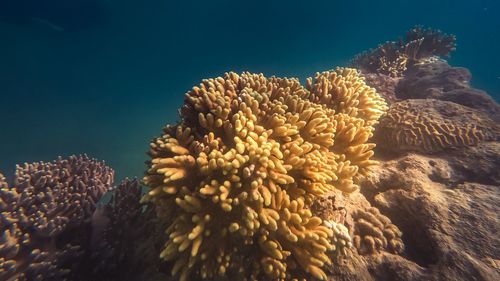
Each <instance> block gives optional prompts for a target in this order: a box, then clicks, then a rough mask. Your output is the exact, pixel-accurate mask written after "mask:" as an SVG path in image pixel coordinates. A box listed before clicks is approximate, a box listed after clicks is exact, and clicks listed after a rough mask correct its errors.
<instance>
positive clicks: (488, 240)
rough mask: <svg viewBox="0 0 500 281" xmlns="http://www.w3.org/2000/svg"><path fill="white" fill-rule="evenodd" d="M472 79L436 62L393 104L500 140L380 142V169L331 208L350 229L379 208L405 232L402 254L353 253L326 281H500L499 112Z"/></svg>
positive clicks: (415, 74) (416, 70) (411, 79)
mask: <svg viewBox="0 0 500 281" xmlns="http://www.w3.org/2000/svg"><path fill="white" fill-rule="evenodd" d="M470 77H471V75H470V73H469V71H468V70H467V69H465V68H455V67H451V66H449V65H448V64H447V62H445V61H443V60H433V61H430V62H429V63H428V64H421V65H415V66H414V67H413V68H412V69H410V70H409V71H408V73H407V74H406V75H405V76H404V77H403V78H401V80H400V81H399V82H398V85H397V87H396V96H397V98H398V99H400V100H402V101H399V102H396V103H395V104H397V103H400V102H402V103H414V104H417V105H419V106H416V107H412V108H413V109H414V111H415V112H414V113H416V114H421V115H425V116H429V119H430V120H433V119H434V120H436V118H434V117H436V116H434V115H436V114H437V116H438V117H439V118H438V119H440V120H441V121H444V120H447V121H448V122H450V121H453V122H455V123H456V124H457V126H462V127H463V126H464V125H465V124H466V123H474V124H475V125H476V126H477V127H478V128H481V129H482V130H486V131H489V132H491V131H492V130H493V131H495V132H496V134H497V135H496V137H493V138H485V139H483V140H481V141H480V142H477V143H474V145H465V146H453V147H448V148H446V149H445V150H440V151H433V152H432V153H431V152H429V151H426V150H414V151H408V150H405V149H401V148H397V147H396V148H393V149H383V146H384V145H383V144H382V143H381V142H382V141H383V140H384V139H383V138H377V139H376V140H375V142H376V143H377V145H378V147H377V148H376V150H375V155H376V156H377V158H378V159H377V160H378V161H379V162H380V165H379V166H378V167H376V168H375V169H374V171H373V173H372V174H371V175H370V176H368V177H367V178H366V179H365V180H364V182H362V184H361V189H360V193H358V194H354V195H351V196H349V197H347V198H343V197H338V196H337V197H335V200H336V201H335V203H334V204H330V205H332V206H333V207H334V208H331V209H333V210H335V209H339V210H343V212H344V213H345V215H344V221H345V224H346V225H347V226H348V227H349V228H350V229H353V224H352V223H353V221H352V218H350V214H352V213H353V212H354V211H356V210H359V209H366V208H367V206H372V207H375V208H378V209H379V210H380V212H381V213H382V214H383V215H385V216H387V217H388V218H389V219H390V220H391V221H392V223H393V224H394V225H395V226H397V227H398V228H399V229H400V230H401V231H402V232H403V236H402V240H403V243H404V247H405V248H404V251H403V252H402V253H401V254H392V253H390V252H388V251H381V252H378V253H374V254H371V255H366V254H365V255H361V254H360V253H358V251H357V249H355V248H353V249H351V252H350V253H349V254H350V255H349V256H348V257H347V258H344V259H341V260H340V261H338V263H337V264H336V265H334V266H333V267H332V268H330V275H329V278H330V279H329V280H370V281H371V280H436V281H437V280H450V281H451V280H453V281H455V280H464V281H465V280H484V281H490V280H491V281H493V280H500V236H499V235H498V233H499V232H500V215H499V214H500V173H499V172H498V171H500V142H499V141H498V131H496V130H497V128H498V126H499V123H498V122H499V120H500V119H499V118H498V117H499V112H500V110H499V108H500V107H499V106H498V104H497V103H496V102H495V101H494V100H493V99H492V98H491V97H490V96H488V95H487V94H486V93H485V92H483V91H480V90H477V89H473V88H471V87H470V84H469V81H470ZM378 85H384V84H383V83H379V84H378ZM372 86H374V87H376V86H375V85H372ZM383 87H384V86H382V88H383ZM383 90H384V89H382V91H383ZM388 91H389V92H390V91H392V89H391V88H389V89H388ZM408 99H411V100H408ZM418 99H421V100H418ZM393 105H394V104H393ZM467 107H469V108H467ZM389 112H390V110H389ZM433 114H434V115H433ZM450 114H452V115H451V116H450ZM488 116H489V117H488ZM403 123H404V122H403ZM403 123H401V124H403ZM383 124H384V121H383V120H381V126H383ZM379 129H380V128H378V129H377V130H379ZM427 132H428V133H430V135H434V134H435V135H437V136H439V134H437V133H436V131H434V130H428V131H427ZM376 133H377V132H376ZM378 133H379V134H380V133H381V131H380V130H379V131H378ZM386 148H387V146H386ZM342 198H343V199H342Z"/></svg>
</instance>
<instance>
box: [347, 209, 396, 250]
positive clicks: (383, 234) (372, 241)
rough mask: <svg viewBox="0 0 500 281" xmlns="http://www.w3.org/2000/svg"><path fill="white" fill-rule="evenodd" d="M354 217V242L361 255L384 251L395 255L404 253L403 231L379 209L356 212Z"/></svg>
mask: <svg viewBox="0 0 500 281" xmlns="http://www.w3.org/2000/svg"><path fill="white" fill-rule="evenodd" d="M352 216H353V219H354V220H355V223H354V237H353V242H354V246H355V247H356V249H358V251H359V253H360V254H375V253H378V252H379V251H382V250H388V251H390V252H392V253H395V254H400V253H402V252H403V250H404V245H403V241H402V240H401V236H402V233H401V231H400V230H399V229H398V227H397V226H395V225H394V224H392V223H391V221H390V219H389V218H388V217H386V216H384V215H382V214H381V213H380V211H379V210H378V209H377V208H374V207H370V208H368V209H367V210H356V211H355V212H354V213H353V214H352Z"/></svg>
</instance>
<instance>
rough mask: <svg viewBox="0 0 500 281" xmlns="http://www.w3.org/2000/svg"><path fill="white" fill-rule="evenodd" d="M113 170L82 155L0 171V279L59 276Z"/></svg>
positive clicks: (67, 268)
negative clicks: (10, 178) (9, 179)
mask: <svg viewBox="0 0 500 281" xmlns="http://www.w3.org/2000/svg"><path fill="white" fill-rule="evenodd" d="M113 176H114V171H113V170H112V169H110V168H109V167H107V166H105V165H104V163H101V162H97V161H96V160H93V159H89V158H88V157H87V156H79V157H76V156H71V157H70V158H69V159H67V160H64V159H61V158H59V159H57V160H56V161H53V162H50V163H43V162H38V163H32V164H25V165H24V166H17V168H16V175H15V179H14V183H13V185H12V186H10V187H9V186H8V185H7V183H6V182H5V178H4V177H3V176H0V182H1V183H0V188H1V189H0V211H1V217H0V230H1V232H2V239H1V243H0V279H2V280H63V279H64V278H68V276H69V274H70V273H71V269H72V268H73V267H75V261H76V260H77V259H78V258H79V257H80V256H81V255H82V252H83V251H84V249H83V248H82V247H83V244H85V241H86V240H85V238H84V237H81V236H80V234H82V236H84V235H83V233H85V231H86V230H85V229H86V226H87V225H88V222H89V220H90V217H91V215H92V213H93V212H94V210H95V207H96V203H97V201H99V200H100V198H101V196H102V195H103V194H104V193H105V192H107V191H109V190H110V189H111V184H112V181H113Z"/></svg>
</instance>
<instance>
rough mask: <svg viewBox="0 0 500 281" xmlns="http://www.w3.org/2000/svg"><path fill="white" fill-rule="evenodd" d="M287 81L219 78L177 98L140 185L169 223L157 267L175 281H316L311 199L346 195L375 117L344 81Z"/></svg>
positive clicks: (323, 260) (321, 234) (320, 258)
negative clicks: (179, 103) (162, 263)
mask: <svg viewBox="0 0 500 281" xmlns="http://www.w3.org/2000/svg"><path fill="white" fill-rule="evenodd" d="M308 84H309V85H308V88H305V87H303V86H302V85H301V84H300V82H299V81H298V80H297V79H289V78H276V77H272V78H266V77H264V76H263V75H262V74H251V73H242V74H241V75H238V74H236V73H233V72H230V73H226V74H225V75H224V77H218V78H215V79H206V80H203V82H202V83H201V84H200V85H199V86H197V87H194V88H193V89H192V90H191V91H189V92H188V93H187V94H186V98H185V104H184V106H183V107H182V109H181V110H180V117H181V121H180V123H178V124H176V125H171V126H167V127H165V129H164V130H163V135H162V136H160V137H158V138H156V139H154V140H153V141H152V142H151V149H150V151H149V155H150V156H151V161H150V162H149V169H148V171H147V173H146V176H145V178H144V182H145V183H146V184H147V185H148V186H149V188H150V191H149V192H148V193H147V194H146V195H145V196H144V198H143V201H144V202H152V203H153V204H154V205H155V206H156V209H157V213H158V216H160V217H163V219H164V220H167V221H168V225H169V227H168V229H167V230H166V232H167V235H168V241H167V243H166V245H165V248H164V249H163V251H162V252H161V254H160V256H161V258H163V259H165V260H167V261H172V262H173V267H172V274H174V275H177V274H178V276H179V278H180V280H189V278H190V276H199V277H202V278H212V277H228V278H231V277H235V276H238V278H242V279H247V280H248V279H250V280H289V279H293V278H299V277H304V276H308V275H309V276H314V277H315V278H318V279H322V280H325V279H326V274H325V272H324V271H323V269H322V268H323V266H324V265H326V264H331V263H332V258H331V256H330V255H329V253H331V252H332V251H336V250H340V249H336V245H347V244H348V243H347V242H343V243H339V242H338V241H340V240H342V241H344V240H346V237H344V236H345V235H343V236H342V237H335V235H337V234H338V233H340V232H339V231H333V229H332V227H331V223H330V224H325V223H324V222H323V221H322V219H321V218H319V217H318V216H316V215H315V214H313V213H312V212H311V210H310V204H311V203H312V202H313V201H314V199H315V198H318V197H320V196H323V195H325V194H327V193H328V192H330V191H332V190H334V189H337V190H341V191H343V192H345V193H350V192H353V191H355V190H357V188H358V186H357V182H358V180H359V177H360V176H361V175H363V174H365V173H367V171H368V170H369V168H370V167H371V166H373V165H375V164H376V162H375V161H373V160H370V157H371V156H372V155H373V152H372V150H371V149H372V148H373V147H374V145H373V144H370V143H367V141H368V139H369V138H370V137H371V136H372V134H373V125H374V124H375V123H376V122H377V120H378V118H379V117H380V116H381V115H382V114H383V112H384V111H385V110H386V105H385V102H384V101H383V99H381V98H380V97H379V96H378V95H377V94H376V92H375V91H374V90H373V89H372V88H369V87H367V86H366V85H365V84H364V82H363V79H362V78H360V77H359V75H358V72H357V71H356V70H353V69H341V68H339V69H337V70H335V71H331V72H325V73H322V74H317V76H316V77H315V78H314V79H310V81H309V83H308Z"/></svg>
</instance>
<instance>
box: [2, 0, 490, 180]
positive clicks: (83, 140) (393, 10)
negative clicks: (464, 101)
mask: <svg viewBox="0 0 500 281" xmlns="http://www.w3.org/2000/svg"><path fill="white" fill-rule="evenodd" d="M7 2H9V1H5V0H0V3H1V4H0V7H2V5H4V3H7ZM28 2H29V1H28ZM46 2H51V1H48V0H47V1H46ZM182 2H183V3H181V1H175V2H174V1H165V0H163V1H160V0H144V1H140V2H139V1H116V0H112V1H111V0H110V1H104V0H103V1H102V4H103V5H104V6H106V7H107V11H108V12H109V19H108V21H107V22H102V23H101V22H99V23H98V24H92V16H91V15H89V18H85V16H81V17H80V18H79V19H78V20H79V22H78V23H79V24H80V23H83V26H85V23H87V24H88V25H89V28H88V29H82V30H72V29H69V28H68V29H65V27H66V26H73V25H71V23H72V22H71V20H72V18H71V17H63V19H62V20H61V19H60V18H58V20H60V22H58V21H57V20H56V21H55V22H52V21H44V20H43V18H39V19H37V20H34V21H29V22H26V21H24V22H23V20H22V19H19V21H17V22H16V21H12V20H4V21H3V22H0V34H1V44H0V50H1V52H0V95H1V103H0V104H1V109H0V132H1V134H0V139H1V141H0V144H1V145H0V171H3V172H4V173H6V174H8V173H11V172H12V171H13V168H14V165H15V163H22V162H25V161H28V162H31V161H38V160H51V159H54V158H56V157H57V156H58V155H63V156H65V155H70V154H79V153H87V154H89V155H90V156H92V157H96V158H99V159H103V160H106V161H107V162H108V163H109V164H110V165H111V166H112V167H114V168H115V169H116V170H117V177H118V178H122V177H124V176H138V177H140V176H141V175H142V171H143V169H144V167H145V166H144V164H143V162H144V160H145V159H146V157H145V151H146V150H147V149H148V142H149V140H150V139H151V138H153V137H154V136H156V135H158V134H159V133H160V130H161V128H162V126H164V125H165V124H167V123H172V122H175V121H176V120H177V108H179V107H180V106H181V105H182V101H183V94H184V93H185V92H186V91H187V90H189V89H190V88H191V87H192V86H193V85H195V84H197V83H199V81H200V80H201V79H203V78H208V77H214V76H219V75H221V74H223V73H224V72H226V71H229V70H234V71H244V70H248V71H251V72H263V73H264V74H266V75H269V76H270V75H277V76H289V77H290V76H295V77H300V78H301V79H304V78H305V77H307V76H309V75H313V74H314V72H316V71H321V70H326V69H329V68H333V67H335V66H340V65H346V64H347V62H348V60H349V59H350V58H351V57H352V56H353V55H355V54H356V53H359V52H361V51H363V50H366V49H368V48H371V47H376V46H377V45H378V44H379V43H382V42H384V41H386V40H394V39H396V38H398V37H399V36H402V35H404V34H405V31H406V30H408V29H410V28H411V27H412V26H414V25H416V24H422V25H425V26H428V27H433V28H439V29H441V30H443V31H444V32H446V33H451V34H455V35H456V36H457V39H458V44H457V51H456V52H454V53H453V54H452V58H451V59H450V63H451V64H453V65H456V66H464V67H467V68H469V69H470V70H471V72H472V74H473V81H472V83H473V85H474V86H475V87H477V88H480V89H483V90H486V91H488V93H489V94H490V95H492V96H494V97H495V98H496V99H497V100H500V69H499V65H500V56H499V54H498V52H499V51H498V50H500V43H499V40H500V36H499V35H500V32H499V30H500V17H499V15H500V1H496V0H489V1H486V0H484V1H456V0H455V1H452V0H442V1H430V0H426V1H403V0H400V1H371V0H365V1H245V2H239V3H235V1H182ZM184 2H185V3H184ZM270 2H272V3H270ZM437 2H439V3H437ZM305 3H307V4H305ZM56 4H57V3H56V1H53V4H52V5H54V6H52V7H50V8H53V9H49V10H51V11H56V12H59V13H63V12H64V11H59V10H58V7H57V5H56ZM0 14H1V11H0ZM13 16H14V18H15V15H13ZM0 18H1V17H0ZM10 18H12V17H10ZM74 21H76V19H75V20H74ZM63 29H65V30H63Z"/></svg>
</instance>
